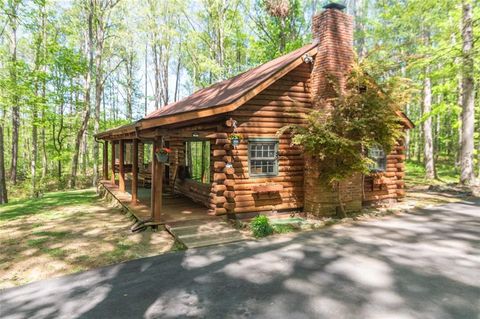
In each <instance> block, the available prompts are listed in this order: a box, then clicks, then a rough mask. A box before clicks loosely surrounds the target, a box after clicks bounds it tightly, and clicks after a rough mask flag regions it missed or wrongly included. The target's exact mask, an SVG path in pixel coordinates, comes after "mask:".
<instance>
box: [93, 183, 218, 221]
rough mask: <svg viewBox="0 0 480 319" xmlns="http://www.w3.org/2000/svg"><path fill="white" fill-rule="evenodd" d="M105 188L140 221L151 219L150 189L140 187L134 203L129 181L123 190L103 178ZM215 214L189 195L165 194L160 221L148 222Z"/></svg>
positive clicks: (203, 216) (205, 216) (204, 216)
mask: <svg viewBox="0 0 480 319" xmlns="http://www.w3.org/2000/svg"><path fill="white" fill-rule="evenodd" d="M100 183H101V184H102V185H103V186H104V187H105V189H106V190H107V191H108V192H109V193H110V194H111V195H112V196H113V197H115V198H116V199H117V200H118V202H119V203H120V204H121V205H122V206H123V207H125V208H126V209H127V210H128V211H129V212H131V213H132V215H134V216H135V218H136V219H137V220H139V221H148V220H150V219H151V210H150V189H146V188H140V187H139V191H138V198H139V200H138V202H137V204H133V203H132V196H131V194H130V193H128V190H129V189H130V187H131V185H130V183H129V182H127V185H126V186H127V187H126V189H127V192H121V191H120V190H119V189H118V186H117V185H115V184H112V182H111V181H107V180H102V181H101V182H100ZM210 218H213V216H211V215H209V214H208V209H207V208H206V207H204V206H202V205H200V204H198V203H195V202H193V201H192V200H191V199H189V198H188V197H185V196H182V195H171V194H164V195H163V205H162V212H161V219H160V221H155V222H148V223H147V224H149V225H161V224H165V223H171V222H179V221H188V220H200V219H210Z"/></svg>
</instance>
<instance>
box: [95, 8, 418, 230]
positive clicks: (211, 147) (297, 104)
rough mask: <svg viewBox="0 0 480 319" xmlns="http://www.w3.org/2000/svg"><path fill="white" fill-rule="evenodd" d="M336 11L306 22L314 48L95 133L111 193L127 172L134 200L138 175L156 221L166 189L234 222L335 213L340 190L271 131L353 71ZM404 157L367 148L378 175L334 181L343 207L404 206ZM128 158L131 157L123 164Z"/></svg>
mask: <svg viewBox="0 0 480 319" xmlns="http://www.w3.org/2000/svg"><path fill="white" fill-rule="evenodd" d="M343 9H344V7H343V6H341V5H339V4H328V5H326V6H325V7H324V10H323V11H322V12H321V13H319V14H317V15H315V16H314V17H313V21H312V38H313V42H312V43H311V44H307V45H305V46H303V47H301V48H299V49H297V50H295V51H293V52H291V53H288V54H286V55H284V56H281V57H279V58H276V59H274V60H272V61H269V62H267V63H265V64H263V65H260V66H258V67H256V68H253V69H251V70H249V71H246V72H244V73H242V74H239V75H237V76H235V77H233V78H230V79H227V80H225V81H222V82H219V83H216V84H214V85H212V86H210V87H207V88H204V89H201V90H199V91H197V92H195V93H194V94H192V95H190V96H188V97H186V98H184V99H182V100H180V101H177V102H174V103H171V104H169V105H167V106H165V107H163V108H161V109H158V110H156V111H154V112H152V113H150V114H148V115H147V116H146V117H144V118H142V119H140V120H138V121H136V122H134V123H131V124H129V125H124V126H122V127H118V128H114V129H110V130H108V131H105V132H101V133H99V134H97V135H96V139H97V140H101V141H99V142H103V143H104V160H103V175H104V179H105V180H108V175H109V174H110V175H111V176H110V179H111V182H112V183H116V180H115V173H118V188H119V189H120V191H125V174H126V173H127V172H126V167H129V168H130V169H129V172H131V195H132V201H134V202H135V201H137V200H138V197H137V188H138V187H139V186H138V185H139V176H141V175H143V179H142V178H140V180H143V183H145V180H147V181H148V184H150V186H151V205H150V206H151V219H152V220H154V221H160V220H161V219H162V194H163V193H164V192H166V191H168V192H170V193H174V194H175V193H177V194H183V195H184V196H187V197H189V198H190V199H191V200H193V201H195V202H197V203H200V204H201V205H203V206H204V207H205V214H214V215H227V216H229V217H232V218H239V217H240V218H241V217H242V216H252V215H253V214H258V213H271V212H291V211H295V212H299V211H303V212H306V213H310V214H312V215H314V216H329V215H333V214H336V213H337V210H338V205H339V201H338V199H339V198H338V196H337V193H336V192H334V191H332V189H331V188H330V187H329V186H328V185H325V182H324V181H323V180H322V179H321V177H319V176H318V174H316V170H315V168H314V165H312V164H313V163H312V161H313V160H312V159H311V158H309V157H308V156H306V154H304V152H303V151H302V149H301V148H300V147H297V146H293V145H292V144H291V136H290V135H289V134H288V132H286V133H284V134H283V135H281V136H278V135H277V132H278V130H279V129H280V128H282V127H283V126H285V125H289V124H299V125H302V124H305V123H306V120H305V118H306V115H307V113H308V111H309V110H311V109H315V108H316V107H319V106H318V104H319V103H318V101H319V100H321V99H329V98H332V97H334V96H335V94H336V93H335V90H334V89H332V87H331V82H329V80H328V77H332V76H334V77H336V78H337V79H338V80H339V81H340V83H341V80H342V78H344V77H345V74H346V73H347V72H348V71H349V70H350V66H351V65H352V63H353V61H354V53H353V19H352V17H351V16H350V15H348V14H346V13H345V12H343ZM399 119H400V120H401V121H402V123H403V125H404V127H405V130H406V129H410V128H412V127H413V124H412V122H411V121H410V120H409V119H408V118H407V117H406V115H405V114H403V113H401V114H399ZM147 144H151V147H150V151H149V152H150V153H149V156H150V158H151V162H150V166H149V170H151V171H147V172H145V171H144V168H145V167H144V165H142V164H143V159H144V158H145V157H146V156H145V154H144V152H143V149H144V147H145V145H147ZM109 146H110V147H111V152H110V154H111V155H110V156H111V158H110V170H109V168H108V162H109V160H108V153H109ZM126 146H128V150H129V151H128V152H127V151H126ZM120 150H121V151H120ZM404 151H405V146H404V142H403V141H402V140H399V141H398V143H397V145H396V147H395V149H394V150H393V152H392V153H390V154H385V153H384V152H383V151H382V150H381V149H372V150H369V155H370V156H371V158H372V159H373V160H374V161H375V163H376V166H375V167H373V169H375V171H376V172H377V173H376V174H375V175H371V176H361V175H360V174H359V175H358V176H352V178H350V179H348V180H346V181H344V182H343V183H341V185H340V195H341V200H342V203H343V204H344V205H345V208H346V209H347V210H357V209H360V208H361V207H362V205H366V204H375V203H380V202H395V201H401V200H402V198H403V197H404V196H405V191H404V177H405V163H404V161H405V155H404ZM127 153H128V154H130V155H129V157H130V159H129V162H128V163H125V157H126V155H125V154H127ZM145 153H146V152H145ZM115 154H117V156H116V155H115ZM139 159H140V160H139ZM142 170H143V172H142Z"/></svg>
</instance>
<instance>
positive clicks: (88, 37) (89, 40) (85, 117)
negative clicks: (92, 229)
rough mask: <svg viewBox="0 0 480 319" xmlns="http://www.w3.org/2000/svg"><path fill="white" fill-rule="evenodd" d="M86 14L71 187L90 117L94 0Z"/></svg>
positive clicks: (86, 7) (73, 183)
mask: <svg viewBox="0 0 480 319" xmlns="http://www.w3.org/2000/svg"><path fill="white" fill-rule="evenodd" d="M83 9H84V10H85V12H86V15H87V26H88V27H87V32H86V34H85V42H86V45H85V55H86V56H88V67H87V70H86V73H85V84H84V92H85V97H84V98H85V100H84V103H83V104H84V106H83V114H82V116H81V117H82V120H81V125H80V129H79V130H78V132H77V134H76V139H75V149H74V154H73V157H72V166H71V173H70V179H69V186H70V187H71V188H73V187H75V185H76V179H77V170H78V158H79V152H80V144H81V142H82V139H83V135H84V133H85V131H86V130H87V127H88V121H89V119H90V100H91V89H90V87H91V82H92V73H93V56H94V46H93V45H94V33H93V31H94V30H93V23H94V21H93V19H94V10H95V4H94V0H90V1H89V3H88V5H86V6H85V7H84V8H83Z"/></svg>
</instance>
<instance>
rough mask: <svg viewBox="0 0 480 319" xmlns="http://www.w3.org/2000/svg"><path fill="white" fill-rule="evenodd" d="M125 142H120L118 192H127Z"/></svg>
mask: <svg viewBox="0 0 480 319" xmlns="http://www.w3.org/2000/svg"><path fill="white" fill-rule="evenodd" d="M124 161H125V141H124V140H120V143H119V149H118V190H119V191H121V192H125V167H124V165H123V164H124Z"/></svg>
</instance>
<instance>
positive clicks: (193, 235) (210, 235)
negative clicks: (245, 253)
mask: <svg viewBox="0 0 480 319" xmlns="http://www.w3.org/2000/svg"><path fill="white" fill-rule="evenodd" d="M165 227H166V228H167V230H168V231H169V232H170V233H171V234H172V235H173V236H174V237H175V238H176V239H177V240H178V241H179V242H181V243H182V244H184V245H185V246H186V247H187V248H194V247H203V246H211V245H217V244H225V243H229V242H235V241H241V240H244V239H246V238H244V236H243V235H242V233H241V232H239V231H238V230H237V229H235V228H234V227H232V225H230V224H229V223H228V222H226V221H225V220H224V219H223V218H214V219H204V220H192V221H182V222H177V223H172V224H168V223H167V224H165Z"/></svg>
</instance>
